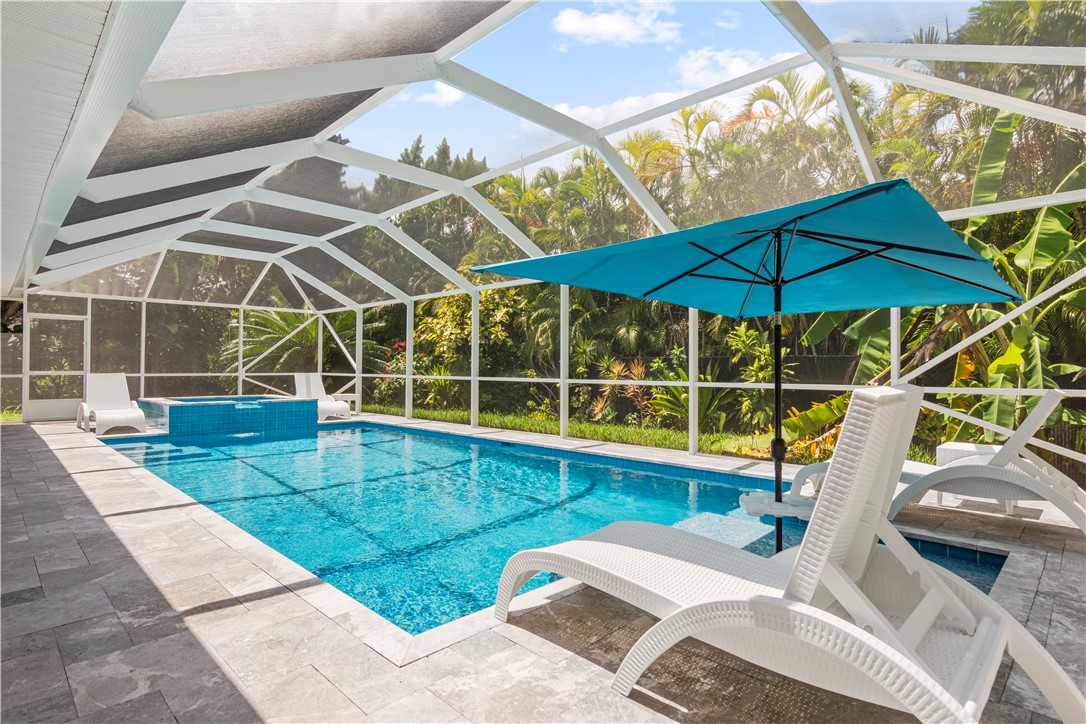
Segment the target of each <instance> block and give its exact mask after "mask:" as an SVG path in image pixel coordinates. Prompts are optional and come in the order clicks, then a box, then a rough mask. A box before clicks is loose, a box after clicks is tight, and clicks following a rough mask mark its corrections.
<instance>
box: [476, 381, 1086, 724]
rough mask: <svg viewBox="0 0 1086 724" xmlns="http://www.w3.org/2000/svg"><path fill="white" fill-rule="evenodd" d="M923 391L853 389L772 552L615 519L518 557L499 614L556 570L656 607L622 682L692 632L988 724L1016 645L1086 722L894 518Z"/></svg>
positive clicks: (1060, 707)
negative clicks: (795, 527)
mask: <svg viewBox="0 0 1086 724" xmlns="http://www.w3.org/2000/svg"><path fill="white" fill-rule="evenodd" d="M920 399H921V394H920V391H919V390H915V389H914V390H897V389H891V388H871V389H864V390H858V391H857V392H856V393H854V395H853V398H852V401H851V403H850V405H849V410H848V413H847V415H846V421H845V425H844V429H843V431H842V434H841V438H840V440H839V441H838V444H837V451H836V455H835V456H834V459H833V461H832V462H831V464H830V467H829V471H828V473H827V475H826V482H825V485H824V486H823V489H822V493H821V495H820V496H819V498H818V501H817V503H816V505H815V509H814V513H813V515H812V516H811V522H810V525H809V526H808V528H807V532H806V534H805V536H804V539H803V542H802V544H801V545H800V546H797V547H794V548H791V549H789V550H787V551H784V552H783V553H779V554H777V555H776V556H774V557H773V558H770V559H768V560H767V559H765V558H762V557H761V556H758V555H755V554H753V553H750V552H748V551H745V550H742V549H738V548H734V547H732V546H728V545H725V544H723V543H719V542H717V541H714V540H710V539H708V538H704V537H702V536H698V535H695V534H693V533H689V532H686V531H682V530H678V529H675V528H670V527H666V526H659V525H654V524H650V523H637V522H622V523H615V524H612V525H610V526H607V527H605V528H602V529H600V530H598V531H596V532H595V533H592V534H590V535H587V536H584V537H583V538H579V539H577V540H573V541H568V542H566V543H560V544H558V545H554V546H550V547H548V548H541V549H536V550H529V551H522V552H520V553H517V554H516V555H514V556H513V557H512V558H510V560H509V562H508V563H507V564H506V567H505V570H504V572H503V573H502V578H501V582H500V584H499V589H498V599H497V603H496V605H495V615H496V616H497V617H498V618H499V619H500V620H503V621H504V620H506V618H507V617H508V612H509V604H510V601H511V599H512V597H513V595H514V594H515V593H516V591H517V590H519V589H520V587H521V586H522V585H523V584H524V583H525V582H526V581H527V580H528V579H529V578H531V577H532V576H533V575H535V574H536V573H537V572H539V571H551V572H554V573H558V574H560V575H563V576H567V577H569V578H573V579H575V580H579V581H583V582H584V583H587V584H588V585H591V586H594V587H596V588H599V589H601V590H603V591H604V592H606V593H609V594H611V595H613V596H616V597H618V598H621V599H622V600H625V601H628V602H630V603H632V604H633V605H635V606H638V607H639V608H642V609H644V610H646V611H648V612H649V613H651V614H653V615H655V616H658V617H660V619H661V620H660V621H659V622H658V623H657V624H656V625H655V626H653V627H652V628H651V629H650V630H649V631H647V632H646V633H645V634H644V635H643V636H642V637H641V638H640V639H639V640H638V641H637V643H636V644H635V645H634V646H633V648H632V649H631V650H630V651H629V653H628V654H627V655H626V658H625V659H624V660H623V662H622V665H621V666H620V667H619V670H618V672H617V674H616V675H615V679H614V682H613V684H612V686H613V688H615V689H617V690H618V691H620V692H622V693H626V694H628V693H629V691H630V689H631V688H632V687H633V685H634V683H635V682H636V681H637V679H638V678H639V677H640V676H641V674H642V673H643V672H644V671H645V669H646V668H647V667H648V666H649V665H650V664H651V663H652V662H653V661H655V660H656V659H657V658H658V657H659V656H660V655H661V654H662V653H663V652H665V651H667V650H668V649H669V648H670V647H671V646H673V645H674V644H675V643H677V642H678V641H680V640H682V639H684V638H686V637H690V636H692V637H695V638H697V639H699V640H701V641H704V642H706V643H708V644H710V645H713V646H717V647H719V648H721V649H724V650H725V651H728V652H729V653H731V654H734V655H736V656H739V657H741V658H744V659H746V660H748V661H751V662H752V663H755V664H757V665H759V666H763V667H765V668H768V669H770V670H773V671H776V672H779V673H782V674H784V675H786V676H790V677H792V678H795V679H797V680H800V681H804V682H806V683H808V684H811V685H814V686H818V687H821V688H824V689H827V690H830V691H835V692H837V693H840V694H844V695H846V696H851V697H855V698H858V699H863V700H865V701H870V702H873V703H876V704H880V705H883V706H889V707H894V708H897V709H901V710H904V711H908V712H911V713H912V714H914V715H915V716H917V717H918V718H919V719H921V720H922V721H976V720H977V719H979V717H980V715H981V712H982V710H983V708H984V705H985V703H986V702H987V699H988V694H989V691H990V690H991V687H992V683H993V681H994V679H995V675H996V671H997V669H998V668H999V665H1000V661H1001V659H1002V655H1003V652H1004V651H1005V650H1006V651H1008V652H1009V653H1010V654H1011V656H1013V657H1014V658H1015V660H1016V662H1017V663H1018V664H1019V665H1020V666H1021V667H1022V669H1023V670H1024V671H1025V672H1026V673H1027V674H1028V675H1029V676H1030V677H1031V678H1032V679H1033V681H1034V682H1035V683H1036V684H1037V685H1038V687H1039V688H1040V689H1041V691H1042V692H1043V693H1044V695H1045V696H1046V697H1047V698H1048V700H1049V701H1050V702H1051V703H1052V705H1053V707H1054V708H1055V709H1056V711H1057V713H1058V714H1059V715H1060V716H1061V717H1064V718H1065V719H1067V720H1068V721H1078V720H1081V719H1082V718H1083V715H1084V714H1086V700H1084V699H1083V697H1082V694H1081V692H1079V690H1078V687H1077V686H1076V685H1075V684H1074V682H1073V681H1071V679H1070V677H1068V676H1067V674H1066V673H1065V672H1064V671H1063V670H1062V669H1060V667H1059V665H1058V664H1057V663H1056V662H1055V660H1054V659H1053V658H1052V656H1051V655H1050V654H1049V653H1048V652H1047V651H1046V650H1045V649H1044V647H1043V646H1041V645H1040V644H1039V643H1038V642H1037V641H1036V640H1035V639H1034V638H1033V637H1032V636H1031V635H1030V634H1029V633H1028V632H1027V631H1026V630H1025V628H1024V627H1023V626H1022V625H1020V624H1019V623H1018V622H1017V621H1015V620H1014V619H1013V618H1012V617H1011V616H1010V615H1009V614H1008V613H1007V612H1006V611H1004V610H1003V609H1002V608H1000V607H999V606H998V605H997V604H996V603H995V602H993V601H992V600H991V599H990V598H988V597H987V596H985V595H984V594H983V593H981V592H980V591H978V590H977V589H975V588H974V587H973V586H971V585H970V584H968V583H966V582H965V581H963V580H962V579H960V578H958V577H957V576H955V575H953V574H951V573H949V572H947V571H945V570H943V569H941V568H938V567H935V566H932V565H931V564H929V563H928V562H927V561H925V560H924V559H923V558H921V557H920V555H919V553H917V552H916V551H915V550H914V549H913V548H912V546H911V545H909V543H908V542H907V541H906V540H905V539H904V538H903V537H902V536H901V534H900V533H898V531H897V530H896V529H895V528H894V527H893V525H892V524H891V523H890V522H889V520H888V519H887V518H886V511H887V509H888V507H889V504H890V499H891V496H892V495H893V491H894V489H895V483H896V481H897V480H898V478H899V475H900V470H901V465H902V462H903V461H904V459H905V453H906V451H907V449H908V444H909V439H910V432H911V430H912V429H913V427H914V426H915V422H916V417H917V414H918V412H919V407H920ZM880 539H881V541H882V542H883V543H884V544H885V545H877V542H878V541H879V540H880Z"/></svg>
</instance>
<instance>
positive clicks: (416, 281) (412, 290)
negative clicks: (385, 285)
mask: <svg viewBox="0 0 1086 724" xmlns="http://www.w3.org/2000/svg"><path fill="white" fill-rule="evenodd" d="M329 241H330V242H331V244H332V245H333V246H335V247H337V248H338V249H340V250H342V251H343V252H344V253H346V254H349V255H350V256H351V257H353V258H354V259H357V260H358V261H359V262H360V263H361V264H363V265H365V266H367V267H369V268H370V269H372V270H373V271H374V272H376V273H377V274H380V275H381V276H382V277H384V278H385V279H387V280H389V281H390V282H392V283H393V284H395V285H396V286H397V287H399V288H400V289H402V290H404V291H405V292H407V293H408V294H411V295H418V294H428V293H430V292H438V291H441V290H442V289H444V288H445V287H446V286H447V285H448V281H447V280H446V279H445V278H444V277H443V276H441V274H439V273H438V272H437V271H435V270H434V269H433V268H432V267H430V266H429V265H427V264H426V263H424V262H423V261H422V260H420V259H419V258H418V257H417V256H415V255H414V254H413V253H412V252H410V251H408V250H407V249H405V248H404V247H402V246H400V244H398V243H397V242H396V241H395V240H393V239H392V238H391V237H390V236H388V235H387V234H386V233H384V232H383V231H381V230H380V229H377V228H374V227H372V226H367V227H364V228H361V229H355V230H354V231H349V232H347V233H346V234H343V235H341V236H337V237H334V238H332V239H330V240H329Z"/></svg>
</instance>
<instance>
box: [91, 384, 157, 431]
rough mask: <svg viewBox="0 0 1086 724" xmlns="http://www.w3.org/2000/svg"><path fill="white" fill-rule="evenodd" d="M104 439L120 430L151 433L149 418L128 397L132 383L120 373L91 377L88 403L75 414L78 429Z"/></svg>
mask: <svg viewBox="0 0 1086 724" xmlns="http://www.w3.org/2000/svg"><path fill="white" fill-rule="evenodd" d="M91 422H94V434H95V435H96V436H98V437H101V436H102V435H103V434H105V433H106V432H109V431H110V430H112V429H113V428H117V427H131V428H133V429H135V430H138V431H139V432H144V431H146V430H147V418H146V417H145V416H144V414H143V410H141V409H140V408H139V405H138V404H136V402H135V401H134V400H132V399H131V398H130V397H129V396H128V381H127V380H126V379H125V376H124V375H123V374H120V373H102V372H92V373H89V374H88V375H87V399H86V401H84V402H80V403H79V409H77V410H76V413H75V424H76V427H78V428H80V429H81V430H86V431H87V432H90V426H91Z"/></svg>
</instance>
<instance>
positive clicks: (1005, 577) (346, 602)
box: [91, 415, 1032, 667]
mask: <svg viewBox="0 0 1086 724" xmlns="http://www.w3.org/2000/svg"><path fill="white" fill-rule="evenodd" d="M359 417H360V418H361V416H359ZM388 417H389V416H383V415H382V416H377V415H373V416H370V417H369V418H367V419H352V420H349V421H342V422H336V423H326V425H327V426H328V427H355V426H357V425H358V424H359V423H365V422H371V423H378V424H381V425H387V426H391V427H407V428H419V429H420V430H421V429H430V430H431V431H433V432H439V433H445V434H450V435H456V436H460V437H466V438H471V437H487V438H490V439H495V436H497V435H504V434H508V433H511V432H514V431H507V430H496V429H492V428H478V429H472V428H467V429H466V430H465V429H463V428H464V426H460V425H456V424H455V423H441V422H436V421H431V420H417V421H416V420H407V421H405V422H407V423H408V424H404V425H397V423H396V422H395V420H397V419H398V418H391V420H388ZM371 418H372V419H371ZM377 418H384V419H377ZM412 423H413V424H412ZM423 426H424V427H423ZM323 427H324V425H322V428H323ZM448 428H453V429H448ZM516 436H517V437H521V436H531V438H534V439H524V440H523V441H521V440H510V442H523V443H524V444H526V445H534V446H537V447H544V448H550V449H557V450H570V449H573V450H577V451H585V452H587V450H585V448H592V453H595V454H596V455H597V456H608V457H621V458H623V459H625V460H634V461H638V460H642V461H643V460H644V455H645V453H646V452H649V453H655V457H663V458H664V459H665V460H666V462H664V461H663V460H662V461H660V462H661V463H663V464H665V465H668V464H670V465H678V466H681V467H691V466H690V465H684V464H683V461H690V462H697V463H700V464H699V465H698V466H697V467H698V468H701V469H704V470H708V471H711V472H723V473H732V474H735V473H737V472H738V471H737V468H748V467H752V466H751V465H750V464H751V463H755V464H757V463H759V462H760V461H751V460H746V459H742V458H731V459H730V461H729V460H727V459H723V458H724V456H713V457H717V458H722V459H721V460H720V461H714V460H713V459H712V458H711V457H710V456H705V455H690V454H689V453H685V452H681V451H675V450H663V449H658V448H649V449H645V448H641V447H638V446H633V445H623V444H619V443H598V442H596V441H590V440H574V439H566V440H562V439H561V438H558V439H557V441H552V440H547V439H546V438H545V437H544V436H541V435H535V434H534V433H517V435H516ZM121 437H122V436H119V437H117V438H113V440H115V441H116V440H120V439H121ZM123 437H124V438H131V439H134V440H146V439H147V438H148V436H123ZM539 438H544V439H542V440H541V439H539ZM91 439H93V440H94V443H92V444H98V445H100V446H101V447H103V448H106V450H107V452H106V454H107V455H108V456H117V458H119V460H118V461H117V462H118V463H119V464H120V465H121V466H122V467H133V466H134V467H135V468H136V469H137V470H138V473H137V475H136V477H137V478H138V479H139V480H140V481H141V482H143V483H144V484H145V485H146V486H147V487H149V488H151V489H152V490H154V491H155V492H157V493H158V494H159V495H161V496H163V497H164V498H166V499H167V500H171V501H174V502H176V503H177V504H178V506H177V507H182V508H183V509H185V513H186V514H187V515H188V517H190V518H191V519H192V520H194V521H195V522H197V523H198V524H200V525H201V526H203V527H204V528H205V529H206V530H207V531H208V532H209V533H211V534H212V535H214V536H215V537H217V538H219V539H220V540H222V541H223V542H224V543H225V544H226V545H227V546H229V547H230V548H231V549H233V550H235V551H237V552H238V553H240V554H241V555H243V556H245V557H246V558H247V559H248V560H250V561H251V562H252V563H254V564H255V565H257V566H258V567H260V568H261V569H262V570H264V571H265V572H266V573H268V575H270V576H271V577H272V578H274V579H276V580H277V581H279V582H280V583H281V584H282V585H284V586H285V587H286V588H288V589H290V590H291V591H292V592H294V593H295V594H297V595H298V596H300V597H301V598H302V599H304V600H305V601H306V602H307V603H309V604H310V605H311V606H313V608H315V609H316V610H318V611H320V612H321V613H322V614H324V615H325V616H327V617H328V618H331V619H332V620H333V621H335V622H336V623H338V624H339V625H340V626H342V627H344V628H345V629H347V630H348V631H350V632H351V633H353V634H354V635H355V636H356V637H357V638H358V639H359V640H360V641H362V643H365V644H366V645H368V646H369V647H370V648H371V649H373V650H374V651H375V652H377V653H378V654H380V655H381V656H383V657H384V658H385V659H387V660H388V661H390V662H391V663H393V664H395V665H396V666H399V667H403V666H406V665H408V664H410V663H412V662H415V661H418V660H419V659H422V658H425V657H427V656H430V655H431V654H434V653H436V652H438V651H441V650H443V649H446V648H448V647H450V646H453V645H455V644H458V643H460V642H462V641H464V640H466V639H468V638H470V637H472V636H474V635H476V634H478V633H480V632H482V631H484V630H486V629H490V628H495V627H497V626H500V625H502V622H500V621H498V620H497V619H496V618H495V617H494V607H493V606H488V607H487V608H484V609H482V610H480V611H476V612H474V613H471V614H468V615H467V616H463V617H461V618H458V619H456V620H454V621H450V622H448V623H445V624H442V625H440V626H437V627H435V628H432V629H430V630H428V631H424V632H423V633H420V634H415V635H412V634H410V633H408V632H407V631H405V630H404V629H402V628H400V627H399V626H397V625H396V624H395V623H393V622H391V621H388V620H387V619H385V618H383V617H381V616H380V614H378V613H376V612H375V611H373V610H372V609H370V608H369V607H367V606H366V605H365V604H363V603H362V602H360V601H358V600H356V599H354V598H352V597H351V596H349V595H348V594H346V593H343V592H342V591H340V590H339V589H337V588H335V587H334V586H332V585H331V584H329V583H327V582H326V581H324V580H322V579H320V578H319V577H317V576H316V575H315V574H313V573H312V572H310V571H309V570H308V569H306V568H304V567H303V566H301V565H299V564H298V563H296V562H294V561H293V560H291V559H290V558H289V557H287V556H286V555H284V554H282V553H280V552H279V551H277V550H275V549H274V548H272V547H271V546H269V545H267V544H266V543H264V542H263V541H261V540H259V539H258V538H256V537H255V536H253V535H252V534H250V533H248V532H247V531H245V530H243V529H242V528H240V527H238V526H237V525H235V524H234V523H232V522H230V521H229V520H227V519H226V518H224V517H222V516H221V515H219V514H218V513H216V512H215V511H213V510H211V509H210V508H208V507H206V506H204V505H203V504H202V503H200V502H199V501H197V500H195V499H193V498H192V497H191V496H189V495H187V494H185V493H183V492H182V491H180V490H179V489H177V488H175V487H174V486H173V485H171V484H170V483H168V482H167V481H165V480H163V479H162V478H159V477H158V476H157V475H155V474H154V473H152V472H150V471H149V470H147V469H146V468H144V467H143V466H140V465H138V464H136V463H134V462H133V461H132V460H130V459H129V458H127V457H125V456H124V455H123V454H122V453H120V452H118V451H116V450H113V449H112V447H111V446H110V445H108V444H106V443H105V442H104V441H102V440H100V439H98V438H91ZM499 439H505V438H499ZM613 451H614V452H613ZM616 452H617V453H620V454H615V453H616ZM714 462H716V464H714ZM736 462H737V463H739V465H735V463H736ZM762 465H763V466H764V467H766V468H769V469H770V470H771V469H772V468H771V464H769V463H763V464H762ZM791 467H793V468H797V469H798V467H799V466H791ZM740 474H743V475H745V476H751V474H750V473H746V472H744V473H740ZM785 474H786V476H787V475H789V474H790V472H789V471H786V473H785ZM896 527H897V528H898V529H899V530H901V532H902V533H903V534H906V535H909V536H911V537H915V538H918V539H922V540H931V541H933V542H939V543H948V544H951V545H955V546H959V547H963V548H972V549H976V550H980V551H983V552H987V553H995V554H999V555H1006V556H1007V560H1006V562H1005V563H1004V565H1003V567H1002V569H1001V570H1000V572H999V575H998V576H997V578H996V581H995V583H994V584H993V586H992V590H991V592H990V593H989V595H990V596H991V597H992V599H993V600H995V601H996V602H997V603H1002V601H1001V599H1003V598H1004V596H1008V597H1010V596H1013V594H1014V593H1015V592H1016V590H1017V589H1018V588H1019V587H1020V583H1017V582H1013V581H1012V578H1015V577H1016V576H1018V575H1020V573H1021V572H1022V571H1028V570H1030V566H1031V562H1030V558H1031V557H1032V551H1031V549H1029V548H1027V547H1024V546H1018V545H1015V544H1013V543H1011V542H1010V541H1007V542H1006V543H1003V542H1002V541H1001V542H999V543H998V544H995V543H992V542H990V541H977V540H975V539H973V538H971V537H970V536H968V535H965V534H962V535H954V534H951V533H949V532H941V533H940V534H939V535H933V534H932V532H931V531H930V530H925V529H923V528H916V527H914V526H910V525H901V524H896ZM269 569H270V570H269ZM582 588H584V584H582V583H580V582H577V581H574V580H571V579H563V580H559V581H555V582H553V583H549V584H546V585H544V586H541V587H539V588H536V589H533V590H531V591H528V592H526V593H522V594H520V595H518V596H517V597H515V598H514V599H513V602H512V604H511V606H510V618H515V617H517V616H520V615H523V614H524V613H527V612H528V611H531V610H533V609H535V608H538V607H539V606H544V605H547V604H549V603H551V602H553V601H557V600H560V599H562V598H565V597H566V596H569V595H572V594H573V593H576V592H577V591H579V590H581V589H582ZM1008 600H1011V599H1008Z"/></svg>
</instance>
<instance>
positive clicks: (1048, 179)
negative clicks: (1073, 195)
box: [849, 74, 1086, 211]
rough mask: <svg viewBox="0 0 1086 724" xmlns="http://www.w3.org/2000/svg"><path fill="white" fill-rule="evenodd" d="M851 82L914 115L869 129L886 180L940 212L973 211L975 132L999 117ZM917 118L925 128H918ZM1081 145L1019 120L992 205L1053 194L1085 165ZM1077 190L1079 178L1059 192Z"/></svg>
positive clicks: (949, 101)
mask: <svg viewBox="0 0 1086 724" xmlns="http://www.w3.org/2000/svg"><path fill="white" fill-rule="evenodd" d="M849 77H850V78H853V77H855V78H859V79H861V80H863V81H865V82H868V83H870V84H872V85H874V86H876V87H878V88H880V89H882V92H884V93H886V94H887V97H889V98H892V99H893V100H894V103H895V106H896V107H897V108H910V109H913V110H912V114H911V116H910V115H905V116H904V117H902V118H900V119H898V120H897V122H895V123H893V124H879V125H876V126H875V127H874V128H873V129H872V133H871V145H872V147H873V149H874V151H875V157H876V160H877V161H878V164H879V167H880V168H881V169H882V171H883V174H884V175H885V177H886V178H907V179H909V183H910V184H911V185H912V187H913V188H915V189H916V190H917V191H919V192H920V193H922V194H923V195H924V198H926V199H927V200H928V202H929V203H930V204H931V205H932V206H934V207H935V208H936V209H937V210H939V211H945V210H950V209H961V208H967V207H969V206H972V205H974V204H973V189H974V181H975V179H976V176H977V169H978V166H979V164H980V159H981V153H982V151H983V149H984V145H983V143H981V142H978V140H977V135H976V134H975V126H976V125H977V124H981V125H983V126H985V127H989V128H990V127H991V125H992V124H993V123H994V122H995V121H996V119H997V117H998V116H999V115H1000V111H998V110H997V109H995V108H990V107H988V106H982V105H978V104H976V103H971V102H969V101H963V100H959V99H956V98H952V97H950V96H946V95H942V94H939V93H932V92H931V91H927V90H923V89H920V88H916V87H913V86H908V85H903V84H900V83H890V82H888V81H883V80H881V79H879V78H875V77H873V76H869V75H859V74H856V75H853V74H849ZM1004 115H1006V114H1004ZM917 117H920V118H921V119H924V120H923V121H922V122H918V118H917ZM981 138H982V139H983V136H982V137H981ZM1084 138H1086V136H1084V134H1082V133H1081V132H1079V131H1071V130H1068V129H1065V128H1062V127H1059V126H1056V125H1055V124H1052V123H1046V122H1044V121H1040V120H1037V119H1035V118H1022V119H1021V120H1020V121H1018V122H1017V125H1016V126H1015V128H1014V131H1013V136H1012V138H1011V141H1010V144H1009V148H1008V150H1007V151H1005V152H1004V154H1003V156H1002V160H1003V162H1004V167H1003V169H1002V179H1001V181H1000V183H999V191H998V194H997V200H999V201H1004V200H1011V199H1020V198H1028V197H1031V196H1041V195H1044V194H1049V193H1052V192H1054V191H1055V190H1056V189H1057V187H1058V186H1059V185H1060V184H1061V183H1062V182H1063V181H1064V179H1065V178H1067V176H1068V175H1069V174H1070V173H1071V172H1072V171H1073V170H1074V169H1075V168H1076V167H1078V166H1079V165H1080V164H1082V163H1083V162H1084V161H1086V142H1084ZM1083 182H1084V179H1083V176H1082V174H1081V173H1079V174H1077V176H1075V177H1072V178H1071V180H1070V181H1069V183H1068V184H1067V185H1066V186H1065V187H1064V188H1063V189H1061V190H1064V191H1071V190H1075V189H1081V188H1083Z"/></svg>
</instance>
